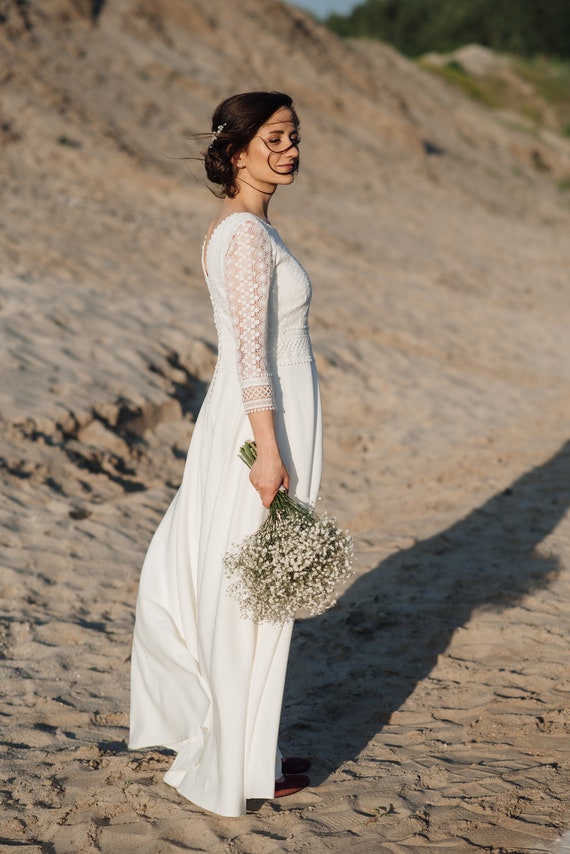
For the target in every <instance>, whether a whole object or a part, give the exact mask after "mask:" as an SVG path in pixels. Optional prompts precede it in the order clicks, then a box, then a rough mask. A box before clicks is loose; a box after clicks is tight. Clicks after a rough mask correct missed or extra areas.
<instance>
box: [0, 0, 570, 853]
mask: <svg viewBox="0 0 570 854" xmlns="http://www.w3.org/2000/svg"><path fill="white" fill-rule="evenodd" d="M0 11H1V12H2V17H3V22H2V23H1V24H0V46H1V51H2V66H1V73H2V76H1V78H0V79H1V83H2V86H1V90H0V93H1V94H0V146H1V157H0V180H1V186H2V214H1V217H0V283H1V293H0V325H1V329H2V335H1V337H0V352H1V357H2V365H3V383H2V386H1V388H0V417H1V420H2V425H1V426H2V440H1V444H2V451H1V457H2V462H3V468H2V499H1V500H2V520H3V524H2V529H1V530H0V544H1V547H2V554H1V558H0V559H1V561H2V564H1V566H2V572H1V575H0V595H1V596H2V608H3V612H4V620H3V623H2V637H1V639H0V644H1V649H2V653H3V656H4V658H3V661H2V665H3V670H2V687H3V692H2V699H1V700H0V709H1V713H2V719H3V721H4V731H5V736H4V741H5V749H6V756H5V758H4V759H3V770H4V785H3V787H2V797H3V813H2V820H1V830H0V850H2V851H3V850H6V851H12V850H14V848H15V847H17V848H18V850H22V851H26V852H30V854H40V852H48V851H50V852H57V854H77V852H91V851H101V852H113V854H117V852H120V854H129V852H134V851H137V852H143V851H144V852H148V854H162V852H164V854H166V852H175V851H180V850H193V851H208V852H227V851H230V852H236V854H238V852H239V854H255V852H263V854H265V852H282V851H283V852H294V851H305V850H310V851H311V852H313V851H315V852H321V851H323V852H324V851H329V850H334V851H339V852H342V851H346V850H349V848H350V850H352V849H354V850H355V851H358V852H382V854H384V852H386V854H388V852H391V853H392V852H394V854H396V852H397V853H398V854H400V852H402V854H403V852H416V851H418V852H419V851H424V850H429V851H434V852H438V854H439V852H445V851H450V852H453V854H463V852H467V851H472V850H482V851H497V852H498V851H501V852H513V854H514V853H515V852H517V854H522V852H531V851H532V852H546V851H555V850H556V849H555V847H554V846H555V840H556V839H557V837H558V836H560V835H561V834H562V832H563V831H564V829H567V828H568V825H569V824H570V816H569V815H568V808H567V798H568V787H569V782H570V776H569V772H568V753H569V749H568V729H569V727H570V718H569V713H568V697H569V695H570V693H569V692H570V685H569V683H568V664H567V662H568V655H569V652H570V642H569V640H568V638H569V631H568V621H569V610H568V599H569V594H570V590H569V586H570V520H569V518H568V506H569V503H570V488H569V484H570V453H569V449H568V443H567V440H568V421H569V416H570V404H569V400H568V375H569V368H570V344H569V340H568V328H569V320H570V317H569V314H570V312H569V285H570V275H569V272H568V271H569V269H570V243H569V241H568V229H569V226H570V206H569V201H568V194H567V193H564V192H562V191H561V190H560V189H559V188H558V184H559V182H560V181H562V180H563V179H564V178H566V177H567V176H568V175H570V143H569V142H568V140H565V139H563V138H559V137H556V136H555V135H554V134H551V133H547V134H542V135H541V134H530V133H527V132H525V131H523V130H518V129H516V128H513V127H510V126H508V125H507V124H505V123H504V120H503V118H502V117H501V116H496V115H494V114H492V113H490V112H489V111H487V110H485V109H483V108H481V107H478V106H477V105H475V104H474V103H471V102H469V101H467V100H466V99H465V98H464V97H463V96H461V95H460V94H458V93H457V92H455V91H452V90H450V89H448V88H447V87H446V86H445V85H444V84H443V83H442V82H441V81H438V80H436V79H434V78H432V77H431V76H430V75H429V74H427V73H426V72H424V71H422V70H421V69H419V68H418V67H416V66H415V65H413V64H411V63H409V62H408V61H407V60H405V59H403V58H402V57H401V56H399V55H398V54H397V53H396V52H395V51H393V50H391V49H390V48H388V47H386V46H383V45H379V44H373V43H358V42H354V43H343V42H340V41H339V40H337V39H336V38H335V37H334V36H333V35H332V34H330V33H328V32H327V31H326V30H324V29H323V28H321V27H320V26H318V25H317V24H316V23H315V22H314V21H313V20H312V19H310V18H309V17H308V16H306V15H305V14H303V13H302V12H301V11H299V10H297V9H294V8H292V7H288V6H287V5H285V4H282V3H279V2H277V1H276V0H243V2H241V3H239V4H230V3H227V2H224V0H156V2H152V3H151V2H146V0H141V2H135V0H107V2H106V3H95V2H87V0H84V1H83V2H82V0H76V2H73V0H46V2H43V3H39V2H35V0H31V2H29V3H28V4H18V3H15V2H13V3H10V2H5V3H4V4H3V6H2V9H1V10H0ZM251 45H254V46H255V49H251ZM258 87H263V88H277V89H284V90H286V91H289V92H291V94H292V95H293V96H294V98H295V102H296V104H297V107H298V110H299V113H300V115H301V120H302V134H303V166H302V171H301V174H300V176H299V179H298V181H297V182H296V184H295V187H294V188H292V189H291V190H289V191H287V192H283V193H282V194H281V195H280V197H279V198H278V199H276V200H275V202H274V203H273V204H274V209H273V212H272V215H273V221H274V224H276V225H277V227H278V228H279V229H280V231H281V233H282V235H283V237H284V239H285V240H286V241H287V242H288V243H289V245H290V246H291V248H292V249H294V250H295V251H296V252H297V254H298V255H299V257H300V258H301V260H302V261H303V263H304V265H305V267H306V268H307V269H308V271H309V273H310V275H311V278H312V280H313V283H314V289H315V297H314V307H313V314H312V320H313V323H312V332H313V341H314V345H315V350H316V353H317V358H318V364H319V369H320V373H321V377H322V386H323V398H324V400H323V402H324V409H325V429H326V469H325V476H324V481H323V489H322V498H323V504H324V505H325V506H326V507H327V509H328V510H329V511H330V512H332V513H334V514H335V515H336V516H337V517H338V518H339V520H341V521H342V523H343V524H346V525H347V526H349V527H350V528H351V529H352V531H353V533H354V535H355V538H356V541H357V548H358V574H357V577H356V579H355V581H354V583H353V584H351V586H350V588H349V589H348V590H346V592H344V594H343V595H342V596H341V598H340V600H339V604H338V606H337V607H336V608H335V609H334V610H333V611H331V612H329V613H327V614H325V615H323V616H321V617H318V618H313V619H308V620H301V621H299V623H298V625H297V628H296V633H295V636H294V642H293V648H292V656H291V667H290V672H289V677H288V685H287V691H286V700H285V708H284V715H283V722H282V723H283V733H282V741H283V744H284V746H285V748H286V749H288V750H292V751H294V752H301V751H307V752H309V753H310V754H311V756H312V757H313V759H314V773H313V776H312V780H313V784H314V785H313V786H312V787H311V788H310V789H308V790H306V791H304V792H302V793H301V794H299V795H298V796H297V797H296V798H295V799H291V800H288V801H281V802H273V803H266V804H252V811H251V813H250V814H248V816H247V817H245V818H243V819H240V820H237V821H236V820H225V819H220V818H216V817H212V816H209V815H206V814H204V813H201V812H200V811H199V810H197V809H195V808H193V807H192V805H191V804H189V803H187V802H184V801H182V800H181V799H180V798H179V796H178V795H177V794H176V792H174V791H172V790H170V789H169V788H168V787H167V786H166V785H165V784H164V783H162V774H163V772H164V770H165V769H166V767H167V765H168V763H169V761H170V760H169V758H168V756H167V755H166V754H164V753H162V752H160V751H154V752H152V751H150V752H140V753H139V752H137V753H128V752H127V751H126V747H125V738H126V727H127V724H128V719H127V709H128V666H129V664H128V657H129V651H130V649H129V648H130V633H131V629H132V621H133V607H134V601H135V596H136V588H137V582H138V573H139V569H140V564H141V560H142V557H143V554H144V552H145V549H146V546H147V544H148V541H149V539H150V536H151V534H152V531H153V529H154V527H155V525H156V522H157V521H158V519H159V518H160V516H161V515H162V513H163V512H164V509H165V508H166V506H167V504H168V501H169V500H170V497H171V496H172V494H173V492H174V490H175V489H176V486H177V484H178V482H179V479H180V476H181V471H182V466H183V462H184V455H185V451H186V448H187V444H188V441H189V438H190V436H191V433H192V426H193V422H194V419H195V417H196V413H197V411H198V409H199V406H200V402H201V400H202V399H203V396H204V393H205V388H206V385H207V382H208V380H209V377H210V376H211V372H212V369H213V365H214V362H215V334H214V329H213V324H212V320H211V317H210V307H209V303H208V299H207V294H206V291H205V286H204V284H203V282H202V277H201V272H200V261H199V257H200V244H201V241H202V235H203V233H204V230H205V227H206V225H207V223H208V220H209V217H210V216H211V214H212V212H213V210H214V209H215V204H216V202H215V199H213V198H212V197H211V196H210V195H209V194H208V192H207V190H206V189H205V187H204V184H203V180H202V177H201V167H200V163H199V162H198V161H195V160H181V159H180V158H183V157H186V156H189V157H196V156H198V155H199V150H200V145H199V144H197V143H195V142H192V141H190V140H189V139H188V137H189V135H191V134H195V133H200V132H204V131H207V130H208V127H209V116H210V114H211V111H212V108H213V106H214V105H215V103H216V102H217V101H218V100H219V99H221V98H222V97H224V96H225V95H227V94H228V93H230V92H231V91H234V90H244V89H248V88H258ZM560 845H562V843H560ZM558 850H559V851H562V850H563V849H562V848H561V847H560V846H559V848H558Z"/></svg>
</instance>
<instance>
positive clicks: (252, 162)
mask: <svg viewBox="0 0 570 854" xmlns="http://www.w3.org/2000/svg"><path fill="white" fill-rule="evenodd" d="M299 142H300V138H299V129H298V127H297V123H296V121H295V117H294V115H293V113H292V112H291V110H290V109H289V108H288V107H281V108H280V109H279V110H277V112H275V113H273V115H272V116H271V118H270V119H268V121H266V122H265V124H264V125H261V127H260V128H259V130H258V131H257V133H256V135H255V136H254V138H253V139H252V140H251V142H250V143H249V145H248V146H247V148H246V149H244V151H242V152H241V153H240V154H239V155H238V156H237V158H236V161H235V162H236V166H237V170H238V174H237V177H238V180H239V179H240V178H241V179H242V180H244V181H246V182H247V183H248V184H250V185H253V186H254V187H256V188H257V189H259V190H262V191H263V192H273V190H275V188H276V186H278V185H279V184H292V183H293V181H294V180H295V172H296V171H297V169H298V167H299Z"/></svg>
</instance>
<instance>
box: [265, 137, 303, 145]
mask: <svg viewBox="0 0 570 854" xmlns="http://www.w3.org/2000/svg"><path fill="white" fill-rule="evenodd" d="M267 142H269V143H271V145H277V144H278V143H279V142H281V137H277V139H268V140H267ZM289 142H290V143H291V145H300V144H301V138H300V137H294V138H293V139H291V138H289Z"/></svg>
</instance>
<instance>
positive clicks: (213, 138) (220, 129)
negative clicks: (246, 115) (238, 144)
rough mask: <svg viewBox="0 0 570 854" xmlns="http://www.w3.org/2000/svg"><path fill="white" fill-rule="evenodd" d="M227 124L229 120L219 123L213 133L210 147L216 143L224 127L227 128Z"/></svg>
mask: <svg viewBox="0 0 570 854" xmlns="http://www.w3.org/2000/svg"><path fill="white" fill-rule="evenodd" d="M226 124H227V122H224V123H223V124H222V125H218V127H217V128H216V130H215V131H213V133H212V140H211V142H210V147H211V146H212V145H213V144H214V143H215V141H216V140H217V138H218V137H219V135H220V134H221V132H222V131H223V129H224V128H225V126H226Z"/></svg>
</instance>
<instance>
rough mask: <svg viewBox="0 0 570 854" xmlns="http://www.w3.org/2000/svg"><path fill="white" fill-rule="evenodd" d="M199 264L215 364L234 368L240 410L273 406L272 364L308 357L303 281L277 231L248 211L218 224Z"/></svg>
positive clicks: (308, 289)
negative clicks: (212, 333)
mask: <svg viewBox="0 0 570 854" xmlns="http://www.w3.org/2000/svg"><path fill="white" fill-rule="evenodd" d="M203 262H204V273H205V276H206V281H207V284H208V289H209V292H210V298H211V300H212V305H213V308H214V320H215V324H216V330H217V333H218V363H219V364H221V365H223V364H226V365H229V364H233V365H235V367H236V369H237V376H238V380H239V383H240V386H241V391H242V399H243V404H244V408H245V410H246V412H254V411H258V410H261V409H275V408H276V404H275V393H274V379H275V376H276V372H277V371H278V369H279V367H280V366H283V365H290V364H298V363H299V362H309V361H311V360H312V358H313V355H312V350H311V344H310V340H309V332H308V317H307V316H308V309H309V303H310V298H311V285H310V282H309V278H308V276H307V274H306V273H305V271H304V270H303V268H302V267H301V265H300V264H299V262H298V261H297V260H296V259H295V258H294V257H293V255H291V253H290V252H289V250H288V249H287V248H286V246H285V245H284V244H283V243H282V241H281V238H280V237H279V235H278V233H277V231H276V230H275V229H274V228H273V227H272V226H271V225H269V223H266V222H264V221H263V220H261V219H259V218H258V217H256V216H254V215H253V214H249V213H235V214H231V215H230V216H228V217H226V218H225V219H224V220H222V221H221V223H219V225H218V226H217V227H216V228H215V229H214V231H213V233H212V235H211V236H210V239H209V241H208V244H207V246H205V251H204V257H203ZM206 271H207V272H206Z"/></svg>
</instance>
